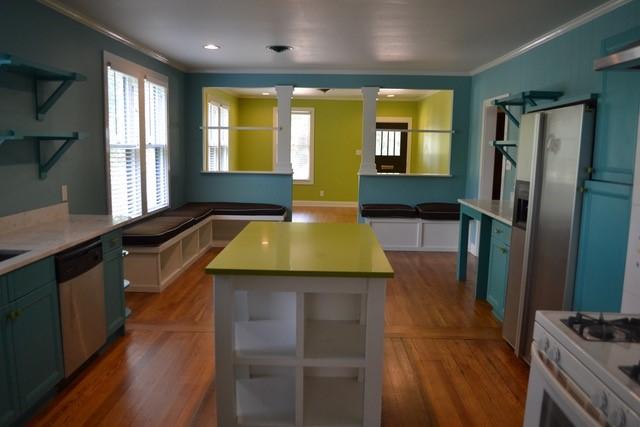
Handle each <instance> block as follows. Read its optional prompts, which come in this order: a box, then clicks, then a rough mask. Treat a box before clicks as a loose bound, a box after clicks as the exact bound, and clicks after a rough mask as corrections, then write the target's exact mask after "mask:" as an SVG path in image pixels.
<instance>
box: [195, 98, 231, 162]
mask: <svg viewBox="0 0 640 427" xmlns="http://www.w3.org/2000/svg"><path fill="white" fill-rule="evenodd" d="M210 104H213V105H215V106H217V107H218V108H219V109H220V108H226V110H227V113H228V115H229V124H228V126H231V107H230V106H229V105H228V104H225V103H223V102H219V101H216V100H214V99H209V100H206V99H205V111H204V120H205V124H206V127H207V129H206V130H205V132H204V144H203V147H202V167H203V170H204V171H205V172H231V171H230V164H227V170H220V168H218V169H217V170H212V169H210V168H209V131H212V130H215V131H217V132H218V143H220V141H222V138H221V136H222V129H208V127H209V126H211V123H209V105H210ZM220 117H221V116H220V110H218V121H220ZM227 132H228V133H227V138H228V141H227V142H228V144H229V145H228V150H229V152H228V153H227V159H228V160H229V163H231V158H230V154H231V130H229V131H227ZM219 146H220V145H218V147H219ZM218 163H220V157H218ZM218 166H220V165H219V164H218Z"/></svg>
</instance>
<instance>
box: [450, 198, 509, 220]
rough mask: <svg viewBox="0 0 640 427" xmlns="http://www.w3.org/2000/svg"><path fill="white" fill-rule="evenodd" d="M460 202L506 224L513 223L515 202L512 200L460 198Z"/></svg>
mask: <svg viewBox="0 0 640 427" xmlns="http://www.w3.org/2000/svg"><path fill="white" fill-rule="evenodd" d="M458 202H459V203H461V204H463V205H465V206H468V207H470V208H471V209H475V210H477V211H478V212H482V213H483V214H485V215H488V216H490V217H491V218H493V219H497V220H498V221H500V222H502V223H504V224H507V225H509V226H510V225H511V222H512V218H513V202H512V201H511V200H475V199H458Z"/></svg>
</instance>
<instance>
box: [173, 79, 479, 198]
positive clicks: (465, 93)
mask: <svg viewBox="0 0 640 427" xmlns="http://www.w3.org/2000/svg"><path fill="white" fill-rule="evenodd" d="M276 85H293V86H299V87H330V88H360V87H363V86H380V87H387V88H405V89H452V90H453V91H454V100H453V129H454V130H455V131H456V133H455V135H454V136H453V142H452V146H453V148H452V160H451V173H452V175H453V176H452V177H450V178H432V177H415V176H412V177H399V178H397V177H386V178H382V177H363V178H362V179H360V183H359V186H360V188H359V194H360V203H367V202H374V201H375V202H394V201H395V202H401V203H414V202H419V201H426V200H431V199H438V200H443V199H446V200H455V199H457V198H459V197H462V196H463V195H464V190H465V174H466V158H467V140H468V135H469V132H468V127H467V126H468V123H469V105H470V94H471V78H470V77H449V76H400V75H351V74H189V75H188V76H187V89H186V99H187V105H186V107H185V108H186V122H185V125H186V140H187V145H186V150H187V151H186V154H185V155H186V159H187V165H189V167H187V168H186V178H185V179H186V197H187V198H188V199H189V200H206V199H211V200H220V199H221V197H222V196H223V194H227V195H229V196H231V195H234V197H235V199H236V200H237V201H244V200H246V201H254V200H253V198H254V197H255V196H256V193H255V192H254V191H253V190H251V188H252V186H254V185H260V180H261V179H262V178H263V177H264V176H265V175H250V174H249V175H239V176H238V177H236V178H234V179H233V180H230V181H229V185H231V186H232V187H225V189H224V190H225V193H221V191H222V188H221V187H219V186H215V187H214V186H212V182H213V181H212V179H211V178H210V176H209V175H207V174H203V173H201V166H200V165H201V164H202V131H201V130H200V129H199V127H200V126H201V125H202V123H201V120H202V111H201V109H202V88H204V87H270V86H276ZM280 185H281V186H280V187H278V188H272V189H271V192H270V193H269V194H288V193H289V192H290V186H291V183H290V182H285V181H284V180H283V181H282V182H280ZM283 204H284V203H283ZM289 205H290V203H289V204H288V205H286V206H289Z"/></svg>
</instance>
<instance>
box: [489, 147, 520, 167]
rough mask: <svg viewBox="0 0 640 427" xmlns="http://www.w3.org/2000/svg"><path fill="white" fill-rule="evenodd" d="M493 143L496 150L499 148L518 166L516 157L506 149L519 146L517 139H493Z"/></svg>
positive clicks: (505, 156) (506, 157) (514, 165)
mask: <svg viewBox="0 0 640 427" xmlns="http://www.w3.org/2000/svg"><path fill="white" fill-rule="evenodd" d="M491 145H492V146H493V147H494V148H495V149H496V150H498V151H499V152H500V153H501V154H502V155H503V156H504V158H505V159H507V160H508V161H509V162H510V163H511V164H512V165H513V167H516V161H515V159H514V158H513V157H511V154H509V153H508V152H507V150H506V149H507V148H511V147H517V146H518V144H517V143H516V141H491Z"/></svg>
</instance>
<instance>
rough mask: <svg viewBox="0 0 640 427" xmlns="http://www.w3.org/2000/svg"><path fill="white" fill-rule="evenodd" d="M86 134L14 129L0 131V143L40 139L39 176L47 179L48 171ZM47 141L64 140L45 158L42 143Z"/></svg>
mask: <svg viewBox="0 0 640 427" xmlns="http://www.w3.org/2000/svg"><path fill="white" fill-rule="evenodd" d="M84 137H85V135H84V134H82V133H80V132H70V133H61V134H20V133H17V132H16V131H14V130H9V131H7V132H4V133H0V145H2V144H4V143H5V142H7V141H16V140H23V139H35V140H36V141H38V147H37V157H38V176H39V177H40V179H45V178H46V177H47V173H48V172H49V170H51V168H52V167H53V166H54V165H55V164H56V163H57V162H58V160H60V158H61V157H62V156H63V155H64V153H65V152H66V151H67V150H68V149H69V148H70V147H71V146H72V145H73V143H74V142H76V141H77V140H79V139H82V138H84ZM47 141H62V145H61V146H60V147H59V148H58V149H57V150H56V152H55V153H53V155H51V157H49V158H48V159H45V158H44V156H43V154H42V144H43V143H44V142H47Z"/></svg>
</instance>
